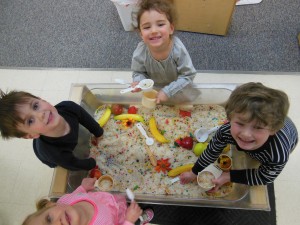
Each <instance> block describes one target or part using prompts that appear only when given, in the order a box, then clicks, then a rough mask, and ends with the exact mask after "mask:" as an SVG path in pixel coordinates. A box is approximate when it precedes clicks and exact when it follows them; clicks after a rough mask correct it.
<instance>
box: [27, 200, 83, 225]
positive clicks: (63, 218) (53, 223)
mask: <svg viewBox="0 0 300 225" xmlns="http://www.w3.org/2000/svg"><path fill="white" fill-rule="evenodd" d="M81 217H82V216H81V215H80V211H78V209H77V208H76V207H73V206H69V205H55V206H52V207H50V208H49V209H46V210H45V211H44V212H43V213H42V214H40V215H38V216H35V217H34V218H32V220H31V221H30V225H62V224H66V225H67V224H68V225H70V224H72V225H82V224H84V223H83V218H81Z"/></svg>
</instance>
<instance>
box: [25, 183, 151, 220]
mask: <svg viewBox="0 0 300 225" xmlns="http://www.w3.org/2000/svg"><path fill="white" fill-rule="evenodd" d="M95 181H96V178H84V179H83V180H82V183H81V186H79V187H78V188H77V189H76V190H75V191H74V192H72V193H70V194H66V195H64V196H62V197H61V198H60V199H59V200H58V201H57V202H56V203H53V202H50V201H49V200H45V199H42V200H40V201H39V202H38V203H37V209H38V210H37V212H35V213H33V214H31V215H29V216H28V217H27V218H26V219H25V221H24V222H23V225H37V224H55V223H56V222H58V223H59V224H72V225H73V224H74V225H75V224H76V225H133V224H134V223H135V222H136V221H137V220H138V218H139V216H141V215H142V214H143V215H142V216H143V218H144V220H145V221H144V222H149V221H150V220H151V219H152V218H153V216H154V213H153V211H152V210H151V209H147V210H145V211H144V213H143V210H142V209H141V208H140V207H139V205H138V204H137V203H136V202H135V201H132V202H131V203H130V205H129V207H127V203H126V199H125V197H124V196H122V195H113V194H110V193H108V192H93V191H92V190H94V183H95ZM143 224H144V223H143Z"/></svg>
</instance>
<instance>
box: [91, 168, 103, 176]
mask: <svg viewBox="0 0 300 225" xmlns="http://www.w3.org/2000/svg"><path fill="white" fill-rule="evenodd" d="M101 176H102V173H101V171H100V170H99V168H98V166H96V167H95V168H94V169H92V170H91V172H90V177H91V178H93V177H96V178H97V179H99V177H101Z"/></svg>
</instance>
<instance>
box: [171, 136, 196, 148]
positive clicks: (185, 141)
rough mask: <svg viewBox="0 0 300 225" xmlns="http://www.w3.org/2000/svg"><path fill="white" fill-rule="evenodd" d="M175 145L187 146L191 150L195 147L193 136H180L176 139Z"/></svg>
mask: <svg viewBox="0 0 300 225" xmlns="http://www.w3.org/2000/svg"><path fill="white" fill-rule="evenodd" d="M175 145H176V146H181V147H183V148H186V149H188V150H191V149H192V148H193V145H194V143H193V138H192V137H184V138H179V139H177V140H175Z"/></svg>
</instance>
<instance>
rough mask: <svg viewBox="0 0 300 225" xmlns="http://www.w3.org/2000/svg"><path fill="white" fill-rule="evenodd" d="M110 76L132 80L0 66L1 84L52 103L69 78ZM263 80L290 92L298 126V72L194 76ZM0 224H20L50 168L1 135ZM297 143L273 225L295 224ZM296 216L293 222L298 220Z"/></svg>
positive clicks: (43, 189)
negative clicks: (275, 221) (3, 138)
mask: <svg viewBox="0 0 300 225" xmlns="http://www.w3.org/2000/svg"><path fill="white" fill-rule="evenodd" d="M114 78H123V79H125V80H127V81H129V82H130V81H131V78H130V72H128V71H123V72H122V71H106V70H102V71H101V70H84V69H69V70H66V69H49V70H47V69H42V70H38V69H34V70H27V69H26V70H22V69H0V89H1V90H3V91H9V90H13V89H16V90H25V91H28V92H31V93H33V94H35V95H37V96H40V97H41V98H44V99H46V100H47V101H49V102H51V103H52V104H56V103H58V102H60V101H62V100H66V99H68V97H69V90H70V86H71V84H72V83H111V82H113V80H114ZM249 81H259V82H263V83H264V84H265V85H267V86H271V87H273V88H278V89H282V90H284V91H286V93H287V94H288V95H289V96H290V102H291V107H290V112H289V116H290V117H291V118H292V119H293V121H294V122H295V123H296V126H297V127H298V129H299V131H300V116H299V111H300V103H299V97H300V95H299V84H300V73H292V74H280V73H276V74H275V73H274V74H271V73H268V74H265V73H261V74H253V73H225V74H222V73H221V72H209V73H208V72H206V73H201V72H199V74H198V75H197V77H196V79H195V82H196V83H198V82H201V83H245V82H249ZM0 146H1V147H0V148H1V150H0V181H1V182H0V190H1V193H0V218H1V219H0V225H8V224H10V225H17V224H20V223H21V221H22V220H23V219H24V217H25V216H26V215H27V214H29V213H31V212H32V211H33V210H34V202H35V200H36V199H38V198H40V197H43V196H46V195H47V194H48V192H49V188H50V184H51V179H52V174H53V169H50V168H48V167H47V166H45V165H43V164H42V163H41V162H40V161H39V160H38V159H37V158H36V157H35V155H34V153H33V151H32V147H31V141H29V140H23V139H12V140H5V141H4V140H2V139H1V140H0ZM299 148H300V145H298V146H297V149H296V150H295V151H294V153H293V155H292V157H291V159H290V161H289V163H288V164H287V166H286V168H285V169H284V171H283V172H282V174H281V175H280V176H279V177H278V178H277V179H276V181H275V195H276V212H277V225H286V224H288V225H296V224H299V219H300V216H299V202H300V194H299V193H298V192H299V186H300V176H299V174H298V173H297V172H298V171H300V163H299V160H297V158H298V159H299V158H300V149H299ZM297 221H298V222H297Z"/></svg>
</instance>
